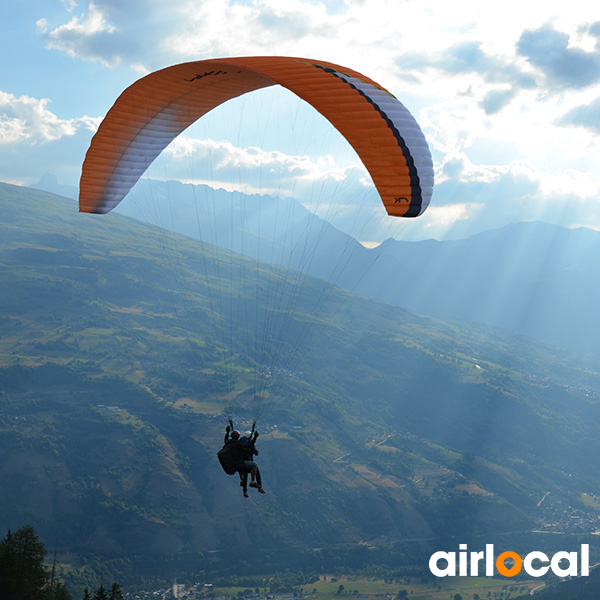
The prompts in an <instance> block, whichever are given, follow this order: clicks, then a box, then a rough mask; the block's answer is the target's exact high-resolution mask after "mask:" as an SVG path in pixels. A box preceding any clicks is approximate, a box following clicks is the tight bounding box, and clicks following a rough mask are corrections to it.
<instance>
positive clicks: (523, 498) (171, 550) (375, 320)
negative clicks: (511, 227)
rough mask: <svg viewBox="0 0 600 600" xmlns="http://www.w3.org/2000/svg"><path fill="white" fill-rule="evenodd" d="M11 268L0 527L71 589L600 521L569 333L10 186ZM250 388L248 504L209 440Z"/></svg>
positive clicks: (420, 554) (595, 445)
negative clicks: (520, 328)
mask: <svg viewBox="0 0 600 600" xmlns="http://www.w3.org/2000/svg"><path fill="white" fill-rule="evenodd" d="M0 270H1V276H0V277H1V279H0V281H1V286H0V319H1V321H0V322H1V332H2V335H1V337H0V393H1V396H0V451H1V453H2V456H3V461H2V463H1V464H0V478H1V480H2V482H3V485H2V488H1V489H0V527H3V528H4V530H6V529H8V528H13V529H17V528H18V527H20V526H21V525H23V524H24V523H28V524H30V525H32V526H34V527H35V529H36V530H37V531H38V532H39V533H40V536H41V538H42V539H43V541H44V543H45V544H46V546H47V547H48V548H54V547H57V548H58V550H59V553H60V554H61V556H62V562H63V563H65V564H68V565H70V567H69V568H70V574H69V575H68V577H67V581H68V582H69V581H71V582H72V583H77V582H81V581H83V580H84V578H85V577H88V578H92V579H93V577H94V576H95V575H94V573H95V574H96V575H98V574H99V573H101V572H106V570H108V571H110V572H111V573H114V574H116V575H118V576H119V580H120V581H121V582H126V581H129V580H131V581H133V580H134V579H136V578H138V579H139V578H141V577H146V578H150V577H158V578H168V577H172V576H175V575H177V574H179V573H181V572H182V571H185V572H188V573H205V574H211V576H215V574H219V573H220V574H223V573H227V572H232V571H231V569H232V562H231V558H232V557H234V558H235V559H236V560H235V563H234V564H235V569H233V572H235V574H236V575H243V574H246V573H257V572H259V571H260V572H266V573H269V572H274V571H280V570H284V569H293V570H309V571H310V570H312V571H318V570H320V569H331V570H334V569H336V568H342V567H345V568H351V569H365V568H367V567H368V566H369V565H377V568H379V569H392V570H393V569H401V568H407V567H411V568H414V569H417V570H420V571H424V570H425V569H426V568H427V566H426V565H427V558H428V556H429V554H430V553H431V549H432V548H433V547H435V548H436V549H440V547H441V546H440V544H443V543H445V542H444V541H446V542H447V543H450V544H452V545H454V546H455V545H456V543H457V542H456V540H457V539H458V538H460V540H461V541H463V540H464V541H471V540H474V543H486V542H490V541H493V540H494V539H500V540H510V542H511V543H512V545H513V547H514V545H515V544H525V545H526V544H528V543H530V541H531V539H533V538H535V536H536V535H537V536H538V537H537V538H535V539H536V542H535V543H536V544H537V545H538V546H539V545H540V544H544V545H550V546H552V545H556V544H557V543H558V545H561V543H564V541H565V539H580V538H581V537H582V536H583V537H585V536H587V535H589V534H590V533H591V532H592V531H594V530H595V529H596V528H597V527H598V524H599V523H600V521H599V518H598V514H599V512H598V511H600V501H599V500H598V498H600V460H599V459H600V441H599V440H598V436H597V431H598V426H599V425H600V404H599V391H600V379H599V377H598V368H597V366H596V365H594V364H591V363H588V362H586V361H585V360H584V359H583V358H581V357H578V356H576V355H572V354H569V353H568V352H566V351H564V350H562V349H560V348H552V347H547V346H542V345H539V344H535V343H533V342H532V341H530V340H528V339H526V338H520V337H516V336H513V335H509V334H507V333H505V332H502V331H500V330H491V329H481V328H480V329H477V328H474V327H467V326H465V325H462V324H449V323H444V322H441V321H436V320H433V319H429V318H425V317H421V316H417V315H413V314H411V313H409V312H406V311H403V310H401V309H399V308H397V307H391V306H388V305H385V304H379V303H375V302H372V301H369V300H366V299H364V298H361V297H359V296H352V295H350V294H348V292H345V291H343V290H340V289H336V288H331V287H329V286H326V285H325V284H324V283H323V282H321V281H319V280H316V279H310V278H306V277H301V278H300V277H298V274H297V273H295V272H292V271H286V270H285V269H283V268H275V267H272V266H269V265H266V264H264V263H259V262H258V261H256V260H253V259H252V260H251V259H246V258H244V257H242V256H239V255H233V254H228V253H227V252H225V251H223V250H222V249H218V248H214V247H211V246H207V245H202V244H200V243H199V242H194V241H192V240H190V239H187V238H184V237H173V236H171V235H169V237H166V236H165V234H164V233H162V232H160V231H158V230H156V229H154V228H152V227H149V226H147V225H144V224H141V223H139V222H137V221H134V220H132V219H128V218H126V217H122V216H119V215H115V214H110V215H106V216H98V215H82V214H79V213H77V211H76V205H75V203H73V202H71V201H67V200H65V199H63V198H60V197H58V196H54V195H52V194H47V193H43V192H38V191H33V190H29V189H24V188H20V187H16V186H11V185H7V184H0ZM274 298H277V299H278V301H277V303H275V301H274ZM284 307H287V309H284ZM315 307H318V308H319V311H318V312H317V313H316V312H315ZM259 335H260V337H261V340H262V341H261V342H260V343H257V340H256V339H255V338H256V337H257V336H259ZM257 392H260V395H261V397H262V400H261V401H260V406H258V409H260V413H261V414H260V421H259V423H258V427H259V430H260V432H261V437H260V438H259V440H258V448H259V450H260V452H261V454H260V456H259V463H260V467H261V471H262V473H263V477H264V485H265V488H266V490H267V492H268V493H267V495H265V496H259V495H258V494H256V495H252V496H251V497H250V498H249V499H244V498H243V497H242V495H241V493H240V488H239V486H238V484H237V481H236V479H235V478H234V477H228V476H227V475H225V474H224V473H223V472H222V471H221V470H220V467H219V465H218V463H217V461H216V457H215V453H216V451H217V450H218V448H219V447H220V444H221V442H222V435H223V429H224V426H225V424H226V422H227V421H226V417H227V415H228V414H230V413H231V414H233V416H234V418H235V421H236V425H238V426H240V427H245V426H246V425H247V424H249V423H250V422H251V421H252V419H253V418H254V416H255V415H256V414H258V413H257V412H256V411H257V406H256V401H255V400H254V399H253V398H255V395H256V393H257ZM535 531H537V532H540V531H541V532H560V533H562V534H563V535H562V536H548V535H544V534H539V533H538V534H536V533H532V532H535ZM509 534H510V535H509ZM566 534H568V536H571V535H572V536H574V537H573V538H570V537H568V536H566ZM577 536H579V537H577ZM557 537H559V538H560V540H559V541H556V538H557ZM448 540H451V541H449V542H448ZM317 549H318V550H317ZM536 549H539V548H536ZM561 549H563V548H561ZM592 551H593V552H595V550H594V549H593V550H592ZM95 557H96V558H95ZM96 559H99V560H101V563H98V562H96ZM373 568H375V567H373ZM103 570H104V571H103ZM90 585H94V583H93V581H92V582H91V583H90Z"/></svg>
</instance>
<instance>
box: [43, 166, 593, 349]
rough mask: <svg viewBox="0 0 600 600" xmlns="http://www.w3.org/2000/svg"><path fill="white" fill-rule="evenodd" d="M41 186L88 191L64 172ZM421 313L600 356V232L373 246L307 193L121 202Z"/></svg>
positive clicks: (140, 190) (181, 194)
mask: <svg viewBox="0 0 600 600" xmlns="http://www.w3.org/2000/svg"><path fill="white" fill-rule="evenodd" d="M38 187H42V188H44V189H48V190H49V191H55V190H56V191H62V192H63V193H65V194H66V195H71V196H72V197H73V198H75V197H76V192H77V191H76V190H75V189H70V188H68V187H66V186H60V185H59V184H58V183H57V182H56V181H55V180H54V179H53V178H52V177H50V176H46V177H45V178H43V179H42V180H41V181H40V183H39V184H38ZM119 210H121V212H123V213H124V214H128V215H130V216H135V217H137V218H142V219H143V220H147V221H149V222H154V223H155V224H157V225H160V226H161V227H164V228H168V229H172V230H174V231H176V232H178V233H183V234H185V235H188V236H191V237H196V238H200V239H203V240H205V241H207V242H210V243H213V244H216V245H218V246H222V247H225V248H228V249H231V250H234V251H235V252H240V253H242V254H245V255H247V256H253V257H258V258H261V259H266V260H268V261H270V262H275V263H277V264H280V265H283V266H286V267H288V268H292V269H297V270H300V271H302V272H304V273H307V274H309V275H311V276H315V277H319V278H321V279H324V280H325V281H327V282H329V283H334V284H336V285H339V286H342V287H344V288H346V289H348V290H350V291H352V292H354V293H357V294H361V295H364V296H366V297H368V298H373V299H375V300H380V301H383V302H386V303H389V304H393V305H395V306H400V307H402V308H405V309H407V310H410V311H412V312H415V313H418V314H426V315H430V316H435V317H440V318H443V319H451V320H461V321H467V322H471V323H480V324H487V325H492V326H495V327H502V328H506V329H510V330H512V331H515V332H517V333H520V334H523V335H526V336H529V337H533V338H535V339H538V340H540V341H543V342H545V343H549V344H555V345H557V346H563V347H565V348H568V349H571V350H574V351H576V352H579V353H581V354H586V355H593V356H596V357H600V336H599V335H597V332H598V331H600V311H598V309H597V306H598V305H600V275H599V273H598V269H597V268H596V261H595V258H596V257H597V256H598V254H599V253H600V232H597V231H593V230H591V229H586V228H583V227H582V228H578V229H566V228H563V227H559V226H556V225H550V224H547V223H542V222H521V223H514V224H512V225H508V226H506V227H504V228H502V229H498V230H491V231H485V232H482V233H480V234H477V235H474V236H472V237H470V238H468V239H461V240H445V241H437V240H424V241H420V242H404V241H398V240H394V239H388V240H387V241H385V242H384V243H383V244H381V245H380V246H378V247H376V248H365V247H363V246H362V245H361V244H360V243H358V242H357V241H356V239H354V238H352V237H351V236H349V235H347V234H345V233H343V232H341V231H339V230H337V229H335V228H334V227H332V226H331V225H329V223H327V222H325V221H322V220H321V219H319V218H318V217H316V216H315V215H313V214H312V213H310V212H309V211H308V210H306V209H305V208H304V207H303V206H302V205H301V204H300V203H299V202H296V201H294V200H292V199H285V200H281V199H277V198H273V197H269V196H262V197H259V196H245V195H244V194H241V193H237V192H236V193H230V192H226V191H225V190H214V189H212V188H209V187H208V186H203V185H197V186H194V185H189V184H181V183H178V182H174V181H169V182H160V181H154V180H148V179H146V180H142V181H140V183H139V184H138V186H137V187H136V188H134V190H133V191H132V192H131V199H128V200H127V201H126V202H124V203H123V204H122V205H121V208H120V209H119Z"/></svg>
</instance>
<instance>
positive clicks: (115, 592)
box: [108, 583, 125, 600]
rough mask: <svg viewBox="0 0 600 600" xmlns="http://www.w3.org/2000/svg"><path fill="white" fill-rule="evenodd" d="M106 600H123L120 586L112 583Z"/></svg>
mask: <svg viewBox="0 0 600 600" xmlns="http://www.w3.org/2000/svg"><path fill="white" fill-rule="evenodd" d="M108 600H125V598H124V596H123V592H122V590H121V586H120V585H119V584H118V583H113V584H112V588H110V595H109V596H108Z"/></svg>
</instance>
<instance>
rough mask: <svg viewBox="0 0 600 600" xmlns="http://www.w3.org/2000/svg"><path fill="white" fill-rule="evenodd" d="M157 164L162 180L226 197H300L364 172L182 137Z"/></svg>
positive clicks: (327, 159)
mask: <svg viewBox="0 0 600 600" xmlns="http://www.w3.org/2000/svg"><path fill="white" fill-rule="evenodd" d="M160 161H161V166H160V167H158V168H157V169H155V170H154V172H155V173H158V172H160V171H161V170H162V171H163V172H168V177H167V178H175V177H177V178H178V179H179V180H181V181H185V182H188V183H206V184H208V185H211V186H212V187H216V188H218V187H221V188H223V189H228V190H230V191H231V190H237V191H244V192H245V193H263V194H275V195H283V196H302V195H303V194H305V193H306V190H307V189H309V188H310V187H312V186H317V187H319V188H321V189H323V188H325V187H327V186H332V187H336V186H339V185H340V184H341V185H343V184H344V182H346V180H348V179H349V177H350V174H352V176H353V177H355V178H356V175H355V171H360V173H359V175H360V176H364V174H365V172H366V171H365V170H364V169H362V170H361V169H358V170H357V169H356V168H354V167H341V166H339V165H337V164H336V161H335V159H334V158H333V157H332V156H331V155H322V156H317V157H310V156H308V155H290V154H286V153H284V152H281V151H266V150H263V149H261V148H258V147H255V146H250V147H245V148H244V147H239V146H236V145H234V144H232V143H231V142H227V141H216V140H213V139H196V138H192V137H189V136H185V135H181V136H179V137H177V138H176V139H175V140H174V141H173V142H172V143H171V144H170V145H169V146H168V147H167V148H166V149H165V150H164V151H163V153H162V156H161V159H160ZM154 176H155V177H156V175H154ZM363 187H364V185H363Z"/></svg>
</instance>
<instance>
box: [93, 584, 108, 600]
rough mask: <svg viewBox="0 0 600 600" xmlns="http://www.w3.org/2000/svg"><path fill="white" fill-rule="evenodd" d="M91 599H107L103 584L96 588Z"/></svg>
mask: <svg viewBox="0 0 600 600" xmlns="http://www.w3.org/2000/svg"><path fill="white" fill-rule="evenodd" d="M93 600H108V596H107V595H106V590H105V589H104V586H103V585H101V586H100V587H99V588H98V589H97V590H96V593H95V594H94V599H93Z"/></svg>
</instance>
